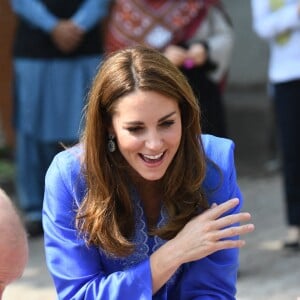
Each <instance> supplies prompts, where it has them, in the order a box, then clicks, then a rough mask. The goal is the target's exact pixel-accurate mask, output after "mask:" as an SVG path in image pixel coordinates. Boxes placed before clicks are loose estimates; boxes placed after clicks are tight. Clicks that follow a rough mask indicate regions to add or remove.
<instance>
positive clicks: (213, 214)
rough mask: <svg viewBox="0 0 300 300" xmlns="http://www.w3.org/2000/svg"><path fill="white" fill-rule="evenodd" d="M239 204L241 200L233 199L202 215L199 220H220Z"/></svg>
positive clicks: (214, 206)
mask: <svg viewBox="0 0 300 300" xmlns="http://www.w3.org/2000/svg"><path fill="white" fill-rule="evenodd" d="M238 204H239V199H238V198H233V199H230V200H228V201H226V202H224V203H222V204H220V205H213V206H212V207H211V208H210V209H208V210H207V211H205V212H204V213H203V214H201V215H200V216H199V218H207V219H208V220H215V219H218V218H219V217H220V216H221V215H223V214H224V213H226V212H227V211H229V210H230V209H232V208H234V207H235V206H237V205H238Z"/></svg>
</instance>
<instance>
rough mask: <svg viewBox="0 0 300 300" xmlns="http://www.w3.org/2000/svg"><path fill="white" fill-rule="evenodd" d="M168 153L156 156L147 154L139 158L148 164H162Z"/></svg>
mask: <svg viewBox="0 0 300 300" xmlns="http://www.w3.org/2000/svg"><path fill="white" fill-rule="evenodd" d="M165 153H166V152H162V153H159V154H156V155H147V154H139V156H140V157H141V158H142V160H143V161H145V162H146V163H152V164H153V163H157V162H160V161H161V160H162V159H163V157H164V155H165Z"/></svg>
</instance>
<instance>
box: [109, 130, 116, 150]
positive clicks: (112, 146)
mask: <svg viewBox="0 0 300 300" xmlns="http://www.w3.org/2000/svg"><path fill="white" fill-rule="evenodd" d="M114 138H115V137H114V135H113V134H111V133H110V134H109V135H108V143H107V147H108V151H109V152H115V151H116V148H117V147H116V143H115V141H114Z"/></svg>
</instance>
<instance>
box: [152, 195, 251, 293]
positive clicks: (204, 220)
mask: <svg viewBox="0 0 300 300" xmlns="http://www.w3.org/2000/svg"><path fill="white" fill-rule="evenodd" d="M238 204H239V200H238V199H237V198H234V199H231V200H228V201H226V202H224V203H222V204H220V205H216V204H213V205H212V206H211V208H210V209H208V210H206V211H205V212H203V213H201V214H200V215H198V216H197V217H195V218H194V219H192V220H191V221H189V222H188V223H187V224H186V225H185V226H184V227H183V229H182V230H181V231H180V232H179V233H178V234H177V235H176V236H175V238H173V239H172V240H170V241H168V242H167V243H165V244H164V245H163V246H162V247H160V248H159V249H158V250H157V251H155V252H154V253H153V254H152V255H151V257H150V264H151V272H152V290H153V294H154V293H156V291H158V290H159V289H160V288H161V287H162V286H163V285H164V284H165V283H166V282H167V280H169V278H170V277H171V276H172V275H173V274H174V273H175V272H176V270H177V269H178V268H179V267H180V266H181V265H182V264H184V263H187V262H191V261H195V260H199V259H201V258H204V257H206V256H208V255H210V254H212V253H214V252H216V251H218V250H222V249H229V248H241V247H243V246H244V245H245V241H243V240H239V239H232V240H231V239H227V238H231V237H234V236H238V235H242V234H246V233H249V232H252V231H253V230H254V225H253V224H245V225H238V224H236V223H239V222H247V221H249V220H250V219H251V215H250V214H249V213H247V212H244V213H237V214H232V215H227V216H222V215H223V214H224V213H226V212H228V211H230V210H231V209H233V208H234V207H235V206H237V205H238ZM228 226H231V227H229V228H228Z"/></svg>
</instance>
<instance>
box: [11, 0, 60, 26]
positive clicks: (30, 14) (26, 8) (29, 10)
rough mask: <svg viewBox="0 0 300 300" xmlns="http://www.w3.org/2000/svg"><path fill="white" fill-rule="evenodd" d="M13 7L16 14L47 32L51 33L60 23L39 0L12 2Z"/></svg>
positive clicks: (15, 0)
mask: <svg viewBox="0 0 300 300" xmlns="http://www.w3.org/2000/svg"><path fill="white" fill-rule="evenodd" d="M11 6H12V9H13V11H14V13H15V14H17V15H18V16H20V17H21V18H24V19H25V20H27V22H29V23H31V24H32V25H34V26H36V27H38V28H40V29H42V30H44V31H45V32H51V31H52V30H53V28H54V27H55V26H56V24H57V22H58V18H56V17H55V16H54V15H53V14H51V13H50V12H49V11H48V10H47V8H46V6H45V5H44V4H43V3H42V2H40V1H39V0H11Z"/></svg>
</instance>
